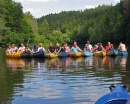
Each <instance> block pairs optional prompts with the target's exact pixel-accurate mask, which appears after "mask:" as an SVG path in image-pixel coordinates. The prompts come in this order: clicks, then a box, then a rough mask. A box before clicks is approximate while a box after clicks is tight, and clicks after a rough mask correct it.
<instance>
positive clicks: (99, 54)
mask: <svg viewBox="0 0 130 104" xmlns="http://www.w3.org/2000/svg"><path fill="white" fill-rule="evenodd" d="M94 56H106V52H104V51H97V52H94Z"/></svg>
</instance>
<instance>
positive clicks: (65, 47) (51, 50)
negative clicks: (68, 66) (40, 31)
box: [6, 41, 127, 54]
mask: <svg viewBox="0 0 130 104" xmlns="http://www.w3.org/2000/svg"><path fill="white" fill-rule="evenodd" d="M117 49H118V50H119V51H127V49H126V46H125V44H123V43H122V42H120V44H119V46H118V48H117ZM113 50H114V46H113V44H111V43H110V42H108V44H107V46H106V47H105V48H104V47H103V45H102V43H97V44H95V45H94V47H93V46H92V45H91V44H90V42H89V41H87V44H85V47H84V51H89V52H96V51H105V52H107V51H113ZM40 51H43V52H45V53H54V54H59V53H60V52H67V53H69V52H78V51H81V52H83V50H82V49H80V48H79V46H78V45H77V43H76V42H74V44H73V46H72V47H71V48H69V46H68V45H67V43H65V44H62V46H60V44H58V43H57V44H56V45H53V44H52V43H50V44H49V47H48V50H47V51H46V50H45V48H44V47H43V45H42V43H39V46H37V45H36V44H34V45H33V47H32V49H30V48H29V47H28V45H26V46H24V44H23V43H22V44H21V45H20V47H19V48H17V47H16V46H15V44H12V45H11V46H10V45H9V46H8V49H7V50H6V53H9V54H13V53H16V52H20V53H21V54H22V53H23V52H32V53H36V52H40Z"/></svg>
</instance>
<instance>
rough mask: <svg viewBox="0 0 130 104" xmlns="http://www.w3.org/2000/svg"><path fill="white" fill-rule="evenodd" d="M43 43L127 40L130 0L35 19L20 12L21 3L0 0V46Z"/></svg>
mask: <svg viewBox="0 0 130 104" xmlns="http://www.w3.org/2000/svg"><path fill="white" fill-rule="evenodd" d="M28 39H30V42H31V43H39V42H42V43H44V44H48V43H49V42H53V43H57V42H58V43H65V42H70V43H72V42H74V41H77V42H78V43H86V41H87V40H90V41H91V42H93V43H96V42H104V43H107V41H111V42H112V43H118V42H119V41H123V42H126V43H130V41H129V39H130V0H121V1H120V3H118V4H117V5H115V6H112V5H102V6H100V5H99V6H98V7H96V8H94V9H86V10H84V11H66V12H65V11H63V12H61V13H58V14H49V15H46V16H43V17H41V18H38V19H35V18H34V17H33V16H32V15H31V14H30V12H27V13H23V11H22V5H21V3H19V2H14V1H12V0H1V1H0V45H2V46H6V45H8V44H11V43H16V44H20V43H27V41H28Z"/></svg>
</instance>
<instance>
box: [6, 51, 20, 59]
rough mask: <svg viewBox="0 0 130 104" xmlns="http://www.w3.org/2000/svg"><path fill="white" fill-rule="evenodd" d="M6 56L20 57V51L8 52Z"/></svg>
mask: <svg viewBox="0 0 130 104" xmlns="http://www.w3.org/2000/svg"><path fill="white" fill-rule="evenodd" d="M6 57H10V58H19V57H20V53H19V52H17V53H13V54H9V53H6Z"/></svg>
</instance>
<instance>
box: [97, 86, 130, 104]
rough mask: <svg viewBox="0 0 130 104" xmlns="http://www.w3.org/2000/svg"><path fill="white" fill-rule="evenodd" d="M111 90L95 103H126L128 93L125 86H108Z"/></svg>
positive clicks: (129, 95)
mask: <svg viewBox="0 0 130 104" xmlns="http://www.w3.org/2000/svg"><path fill="white" fill-rule="evenodd" d="M109 88H110V90H111V92H110V93H108V94H106V95H104V96H102V97H101V98H99V99H98V100H97V101H96V103H95V104H126V102H127V100H128V98H129V97H130V94H128V92H127V90H126V86H121V85H120V84H119V85H117V86H110V87H109Z"/></svg>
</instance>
